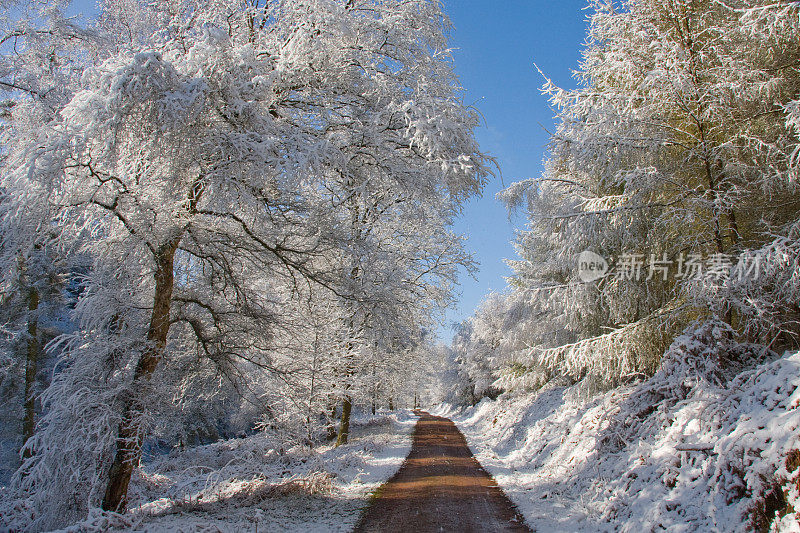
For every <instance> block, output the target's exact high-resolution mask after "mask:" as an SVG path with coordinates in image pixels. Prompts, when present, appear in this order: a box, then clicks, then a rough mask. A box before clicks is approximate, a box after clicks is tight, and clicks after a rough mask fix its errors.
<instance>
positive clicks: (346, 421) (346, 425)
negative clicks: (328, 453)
mask: <svg viewBox="0 0 800 533" xmlns="http://www.w3.org/2000/svg"><path fill="white" fill-rule="evenodd" d="M352 408H353V400H352V399H351V398H350V396H345V397H344V401H343V402H342V423H341V424H340V425H339V435H338V436H337V437H336V446H341V445H342V444H347V438H348V437H349V436H350V410H351V409H352Z"/></svg>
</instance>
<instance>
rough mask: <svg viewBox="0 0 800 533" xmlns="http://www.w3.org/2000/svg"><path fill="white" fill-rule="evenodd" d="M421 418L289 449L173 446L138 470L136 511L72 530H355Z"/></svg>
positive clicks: (100, 517)
mask: <svg viewBox="0 0 800 533" xmlns="http://www.w3.org/2000/svg"><path fill="white" fill-rule="evenodd" d="M416 421H417V417H416V416H415V415H413V414H412V413H411V412H410V411H395V412H390V413H383V414H378V415H376V416H371V417H366V418H356V419H354V420H353V426H352V434H351V442H350V443H349V444H346V445H343V446H340V447H338V448H334V447H333V446H331V445H328V446H324V447H320V448H317V449H315V450H313V451H309V450H308V449H307V448H302V447H295V448H291V449H288V450H281V449H280V445H279V443H278V442H277V441H276V440H273V439H270V438H269V437H268V436H266V435H264V434H257V435H253V436H250V437H247V438H243V439H231V440H226V441H221V442H217V443H214V444H209V445H207V446H199V447H197V448H192V449H189V450H186V451H183V452H172V453H170V454H169V455H167V456H164V457H162V458H159V459H156V460H154V461H153V462H151V463H149V464H147V465H145V466H144V468H143V469H142V470H141V471H139V472H137V474H136V475H135V476H134V479H133V481H132V483H131V494H130V496H131V502H130V505H129V507H130V511H129V512H128V513H127V514H126V515H124V516H123V517H120V516H119V515H113V514H108V513H100V512H95V513H93V515H92V516H91V517H90V518H89V519H88V520H86V521H84V522H83V523H81V524H78V525H76V526H73V527H71V528H68V529H67V530H65V531H70V532H71V531H80V532H82V533H83V532H92V531H107V530H113V531H131V532H133V531H147V532H154V531H155V532H157V531H170V532H173V531H225V532H232V531H303V532H310V531H326V532H327V531H349V530H351V529H352V528H353V526H354V525H355V522H356V521H357V520H358V517H359V516H360V513H361V511H362V510H363V509H364V508H365V507H366V505H367V504H368V502H369V498H370V495H371V494H372V492H374V491H375V490H376V489H377V488H378V487H379V486H380V485H381V484H383V483H384V482H385V481H386V480H387V479H388V478H389V477H391V476H392V475H393V474H394V473H395V472H396V471H397V469H398V468H399V467H400V465H401V464H402V462H403V460H404V459H405V457H406V455H408V452H409V451H410V449H411V438H410V435H411V432H412V430H413V428H414V425H415V423H416Z"/></svg>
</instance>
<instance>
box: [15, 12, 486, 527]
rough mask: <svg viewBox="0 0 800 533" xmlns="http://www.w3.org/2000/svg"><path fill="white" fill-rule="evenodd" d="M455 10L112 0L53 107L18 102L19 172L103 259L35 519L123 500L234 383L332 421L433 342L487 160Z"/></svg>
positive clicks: (36, 477)
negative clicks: (43, 111)
mask: <svg viewBox="0 0 800 533" xmlns="http://www.w3.org/2000/svg"><path fill="white" fill-rule="evenodd" d="M53 20H54V21H55V22H54V24H56V25H57V26H58V27H59V28H65V27H67V26H69V27H72V26H73V25H74V23H73V21H69V20H67V19H65V18H63V17H61V18H58V17H55V18H54V19H53ZM446 24H447V22H446V19H445V17H444V15H443V14H442V13H441V7H440V5H439V3H438V2H434V1H429V0H415V1H412V2H408V1H372V0H362V1H359V0H349V1H347V2H344V1H341V2H338V1H322V0H309V1H301V2H297V1H280V2H268V3H262V2H258V1H253V2H245V3H238V2H216V1H209V2H204V1H199V0H198V1H195V0H185V1H183V2H146V3H145V2H141V3H140V2H106V3H104V4H103V10H102V13H101V16H100V18H99V23H98V25H97V26H96V27H94V28H92V29H91V31H90V30H85V34H86V35H91V36H92V39H91V46H89V45H86V46H85V47H84V48H83V49H81V50H79V51H72V50H68V51H67V52H65V54H67V55H68V56H69V54H70V53H72V54H73V55H74V56H75V58H78V59H80V60H81V61H85V62H87V63H88V66H87V67H86V68H83V67H77V66H75V67H74V70H75V71H76V72H78V73H79V74H80V76H79V78H80V79H79V83H76V82H75V81H76V80H77V78H78V76H76V77H75V78H74V79H73V80H72V82H71V83H72V84H71V85H69V86H68V87H67V88H66V89H65V93H64V94H65V95H66V96H65V97H64V98H63V101H59V102H58V103H57V104H54V111H53V113H51V114H49V115H44V116H40V115H36V114H35V113H34V112H33V111H32V110H31V109H32V108H30V107H26V106H17V105H15V106H13V108H12V117H13V122H14V124H15V127H17V125H19V126H18V127H19V128H20V129H19V131H18V132H16V133H15V134H14V135H13V136H10V137H9V140H8V145H7V147H6V149H7V152H6V153H5V154H4V155H6V159H5V161H4V166H3V172H4V173H3V180H4V184H6V185H8V186H9V187H10V186H14V187H26V186H27V184H30V188H31V190H32V191H36V192H35V194H36V196H37V198H39V199H44V200H46V205H47V208H48V209H49V210H50V211H49V212H51V213H52V216H53V220H54V224H57V225H58V227H59V229H60V233H59V234H58V236H57V242H58V244H59V245H60V246H62V248H64V249H65V250H67V251H65V252H64V253H65V254H69V256H70V257H74V256H80V257H88V258H91V261H92V264H91V267H90V268H89V269H88V270H87V271H86V272H84V274H85V276H84V278H83V279H82V280H81V281H80V283H81V287H82V292H81V295H80V299H79V301H78V302H77V305H76V308H75V313H74V317H75V322H76V324H78V326H79V327H78V329H77V331H75V332H74V333H71V334H68V335H64V336H62V337H61V338H60V339H58V341H57V342H56V343H53V344H52V347H53V349H54V350H58V351H59V352H60V353H63V356H62V358H61V360H60V362H59V364H58V365H57V370H56V372H55V373H54V379H53V383H52V385H51V386H50V387H49V388H48V390H47V391H46V392H45V393H44V395H43V405H44V417H43V419H42V422H41V424H40V425H39V429H38V431H37V432H36V434H35V435H34V437H33V438H32V439H30V440H29V442H28V448H27V449H28V453H29V454H30V455H31V456H30V457H29V458H28V459H27V460H26V462H25V463H24V464H23V466H22V468H21V469H20V471H19V472H18V476H17V479H16V482H15V483H16V488H17V489H18V490H19V491H20V494H24V495H25V500H26V502H27V503H26V504H25V505H24V506H23V507H22V508H25V509H28V510H29V511H26V512H30V513H31V516H32V517H34V518H35V521H34V522H31V524H32V525H31V527H33V528H48V527H55V526H57V525H61V524H65V523H68V522H70V521H73V520H75V519H76V518H79V517H80V516H81V515H83V514H85V513H86V510H87V509H88V508H91V507H94V506H97V505H98V504H102V507H103V508H105V509H107V510H122V509H124V507H125V504H126V496H127V487H128V483H129V480H130V478H131V474H132V472H133V470H134V469H135V468H136V466H137V464H138V462H139V458H140V456H141V449H142V445H143V441H144V439H145V438H146V436H147V435H148V434H152V432H153V431H156V433H160V434H173V435H175V434H179V433H181V432H185V431H187V428H188V427H190V426H191V423H195V422H197V423H199V424H200V425H201V426H202V425H204V424H205V425H206V426H213V424H214V422H213V420H215V418H214V417H215V416H217V417H218V416H221V415H220V413H217V414H214V412H213V410H212V409H205V411H203V407H202V405H201V402H200V400H199V399H202V398H205V399H209V400H210V401H212V402H216V401H222V400H223V399H224V398H228V400H225V401H229V398H230V394H229V393H230V389H229V388H228V385H226V386H224V387H223V386H222V385H221V383H223V382H224V383H227V384H229V385H230V386H231V387H233V390H234V391H236V392H237V394H238V395H239V396H240V397H241V398H242V399H243V400H246V401H248V402H250V404H251V405H258V406H261V408H262V409H263V412H262V415H263V416H264V423H263V426H264V427H269V428H276V429H277V428H281V427H282V428H286V427H289V426H290V424H291V422H290V421H294V420H297V418H298V414H299V413H302V414H303V415H304V416H305V418H306V428H307V431H306V433H307V434H308V435H309V436H310V437H312V438H313V427H312V424H311V420H312V419H313V418H315V415H318V414H319V410H320V407H321V406H322V405H325V406H326V407H329V406H330V405H329V404H330V402H331V401H343V404H344V405H347V404H348V402H351V400H352V399H353V398H355V397H356V396H355V394H356V392H355V391H356V390H358V395H359V396H358V397H359V398H361V399H366V398H368V397H369V395H368V394H365V391H367V390H370V388H371V390H374V388H375V385H376V378H374V377H371V376H372V374H371V373H370V371H371V370H372V371H374V373H377V371H378V369H380V370H381V372H382V373H384V375H385V374H388V373H389V372H390V371H391V369H393V368H396V367H397V365H396V361H398V360H399V359H396V358H393V357H395V355H394V354H396V357H399V356H400V355H402V354H404V353H406V352H407V351H408V350H409V349H411V348H412V347H413V346H415V343H416V342H417V339H418V336H419V331H421V329H422V328H423V327H424V326H425V325H426V324H429V323H430V320H431V317H432V314H433V313H434V312H435V311H436V309H437V308H438V307H440V306H441V305H444V304H446V303H447V302H448V301H449V298H450V296H449V295H450V290H451V287H452V284H453V282H454V281H455V277H456V274H457V270H458V268H459V267H461V266H467V267H470V266H471V259H470V258H469V256H468V254H466V253H465V252H464V250H463V248H462V244H461V242H462V241H461V239H459V238H458V237H457V236H455V235H453V234H452V233H450V232H449V231H447V230H446V228H447V227H448V226H449V225H450V223H451V220H452V217H453V216H454V214H455V213H456V212H457V211H458V209H459V206H460V204H461V202H462V201H463V200H464V199H466V198H468V197H469V196H470V195H472V194H475V193H478V192H479V191H480V189H481V187H482V184H483V179H484V176H485V174H486V168H485V159H486V158H485V156H483V155H482V154H481V153H480V152H479V151H478V148H477V145H476V143H475V141H474V139H473V134H472V129H473V127H474V126H475V125H476V123H477V119H476V116H475V114H474V112H473V111H471V110H469V109H468V108H466V107H465V106H463V104H462V103H461V102H460V100H459V99H458V87H457V85H456V83H455V78H454V75H453V73H452V67H451V60H450V56H449V54H448V52H447V50H446V40H445V30H446ZM82 35H83V34H82ZM98 43H99V44H98ZM31 46H32V47H34V48H33V49H35V47H36V46H37V43H35V42H33V41H32V44H31ZM59 51H61V50H59ZM89 52H91V53H89ZM70 57H72V56H70ZM74 64H75V65H77V64H78V61H77V59H76V60H75V62H74ZM23 124H25V125H26V126H25V127H24V128H23V127H22V125H23ZM21 205H23V207H24V204H21ZM66 244H69V246H65V245H66ZM304 298H313V299H314V303H313V305H311V306H310V309H308V307H309V306H308V305H307V303H306V302H304ZM325 319H329V320H327V321H326V320H325ZM304 320H305V321H306V322H307V323H306V324H304V323H303V322H304ZM333 321H336V322H333ZM329 332H330V333H331V334H332V335H330V336H328V333H329ZM320 338H322V339H323V341H322V342H320ZM290 348H300V353H291V352H290V351H289V349H290ZM387 360H389V361H391V363H387ZM364 375H367V376H370V377H364ZM320 380H322V381H323V383H320ZM329 380H333V381H334V383H330V382H329ZM326 381H328V383H325V382H326ZM215 383H216V386H215ZM186 396H189V397H192V396H195V397H196V398H197V399H196V400H194V401H188V402H187V401H185V400H186V398H185V397H186ZM164 398H171V401H170V402H164V401H163V399H164ZM170 414H171V415H180V416H178V417H177V418H175V420H176V423H175V424H173V425H172V426H170V427H168V426H165V425H163V421H164V420H165V419H166V418H169V416H170ZM342 415H343V416H342V431H341V432H340V435H341V438H340V440H342V441H345V440H346V437H347V420H346V418H347V417H346V416H344V415H345V413H344V409H343V412H342ZM184 417H188V418H190V419H193V420H185V419H184ZM203 420H205V421H206V422H203ZM67 494H70V495H74V496H70V497H67V496H66V495H67ZM18 509H19V508H18Z"/></svg>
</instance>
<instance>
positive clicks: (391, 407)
mask: <svg viewBox="0 0 800 533" xmlns="http://www.w3.org/2000/svg"><path fill="white" fill-rule="evenodd" d="M389 410H390V411H394V399H393V398H392V397H391V396H389Z"/></svg>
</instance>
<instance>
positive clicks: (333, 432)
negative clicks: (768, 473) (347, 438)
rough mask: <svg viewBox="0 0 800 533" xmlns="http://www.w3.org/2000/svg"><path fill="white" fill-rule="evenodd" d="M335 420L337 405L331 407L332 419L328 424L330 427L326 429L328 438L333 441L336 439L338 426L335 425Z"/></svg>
mask: <svg viewBox="0 0 800 533" xmlns="http://www.w3.org/2000/svg"><path fill="white" fill-rule="evenodd" d="M334 420H336V404H335V403H334V404H333V407H331V419H330V422H329V423H328V427H327V428H326V435H325V436H326V438H327V439H328V440H333V439H335V438H336V426H335V425H334Z"/></svg>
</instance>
